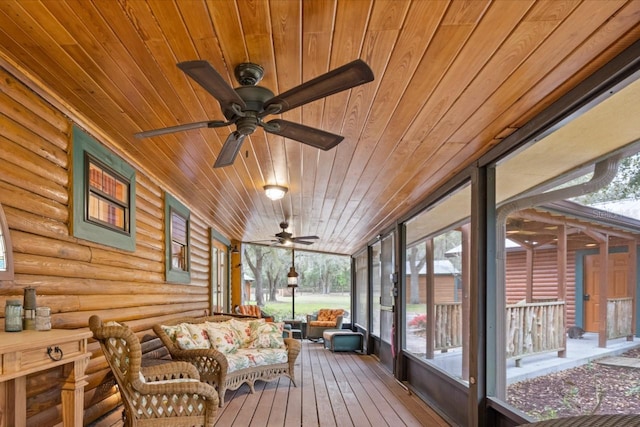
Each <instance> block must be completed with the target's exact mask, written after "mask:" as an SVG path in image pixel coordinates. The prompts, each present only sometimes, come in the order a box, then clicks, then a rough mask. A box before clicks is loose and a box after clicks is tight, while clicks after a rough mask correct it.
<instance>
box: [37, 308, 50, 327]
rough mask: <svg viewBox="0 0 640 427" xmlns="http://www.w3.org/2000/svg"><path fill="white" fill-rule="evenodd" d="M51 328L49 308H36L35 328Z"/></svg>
mask: <svg viewBox="0 0 640 427" xmlns="http://www.w3.org/2000/svg"><path fill="white" fill-rule="evenodd" d="M50 329H51V309H50V308H49V307H38V308H36V330H37V331H48V330H50Z"/></svg>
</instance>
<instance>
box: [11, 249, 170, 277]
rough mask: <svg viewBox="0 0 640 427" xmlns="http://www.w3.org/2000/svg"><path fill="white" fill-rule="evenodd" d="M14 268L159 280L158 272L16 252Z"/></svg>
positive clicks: (29, 272) (78, 274)
mask: <svg viewBox="0 0 640 427" xmlns="http://www.w3.org/2000/svg"><path fill="white" fill-rule="evenodd" d="M13 258H14V259H13V263H14V270H15V272H16V273H20V274H47V275H51V276H60V277H78V278H81V277H85V278H94V279H104V280H128V281H131V282H161V281H163V280H164V276H163V275H162V274H160V273H150V272H146V271H140V270H134V269H129V268H122V267H113V266H110V267H109V268H105V266H102V265H96V264H92V263H87V262H81V261H74V260H69V259H59V258H49V257H43V256H39V255H31V254H23V253H16V254H14V256H13Z"/></svg>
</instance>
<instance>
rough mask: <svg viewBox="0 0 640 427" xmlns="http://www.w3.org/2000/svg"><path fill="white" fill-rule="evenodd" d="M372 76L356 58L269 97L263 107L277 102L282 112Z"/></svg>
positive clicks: (349, 86)
mask: <svg viewBox="0 0 640 427" xmlns="http://www.w3.org/2000/svg"><path fill="white" fill-rule="evenodd" d="M373 78H374V77H373V71H371V68H369V66H368V65H367V64H366V63H365V62H364V61H363V60H361V59H356V60H355V61H352V62H350V63H348V64H346V65H343V66H342V67H339V68H336V69H335V70H332V71H329V72H328V73H325V74H323V75H321V76H318V77H316V78H315V79H312V80H309V81H308V82H305V83H302V84H301V85H299V86H296V87H294V88H293V89H289V90H288V91H286V92H284V93H281V94H280V95H278V96H275V97H273V98H271V99H270V100H268V101H267V102H266V103H265V106H264V107H265V110H266V109H267V108H268V107H269V106H270V105H274V104H278V105H281V106H282V108H281V109H280V111H279V112H280V113H283V112H285V111H288V110H291V109H293V108H296V107H299V106H301V105H303V104H307V103H309V102H312V101H315V100H316V99H320V98H324V97H325V96H329V95H333V94H334V93H338V92H342V91H343V90H347V89H350V88H352V87H355V86H359V85H361V84H363V83H367V82H370V81H372V80H373Z"/></svg>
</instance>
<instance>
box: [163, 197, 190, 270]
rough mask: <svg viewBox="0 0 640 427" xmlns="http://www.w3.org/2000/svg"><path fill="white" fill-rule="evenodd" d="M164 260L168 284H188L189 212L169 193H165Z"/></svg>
mask: <svg viewBox="0 0 640 427" xmlns="http://www.w3.org/2000/svg"><path fill="white" fill-rule="evenodd" d="M164 203H165V248H166V249H165V259H166V263H165V266H166V280H167V281H168V282H179V283H189V282H190V281H191V274H190V267H189V218H190V212H189V210H188V209H187V207H186V206H184V205H183V204H182V203H180V202H179V201H178V200H177V199H176V198H174V197H173V196H171V195H170V194H169V193H165V201H164Z"/></svg>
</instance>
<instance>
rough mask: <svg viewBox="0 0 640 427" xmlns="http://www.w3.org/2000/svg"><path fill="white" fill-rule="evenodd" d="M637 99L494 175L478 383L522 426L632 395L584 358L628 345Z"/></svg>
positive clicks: (597, 113) (598, 113)
mask: <svg viewBox="0 0 640 427" xmlns="http://www.w3.org/2000/svg"><path fill="white" fill-rule="evenodd" d="M639 96H640V83H638V82H635V83H632V84H631V85H629V86H628V87H626V88H624V89H623V90H621V91H620V92H619V93H617V94H615V95H613V96H612V97H610V98H608V99H607V100H606V101H604V102H602V103H600V104H599V105H597V106H595V107H593V108H592V109H591V110H589V111H587V112H585V113H584V114H583V115H582V116H580V117H578V118H576V119H575V120H573V121H571V122H569V123H567V124H565V125H564V126H563V127H561V128H559V129H557V130H555V131H554V132H550V133H549V134H548V135H546V136H545V137H544V138H541V139H540V141H538V142H536V143H535V144H533V145H530V146H528V147H525V148H523V149H521V150H519V151H518V152H516V153H514V154H512V155H511V156H510V157H509V158H506V159H504V160H503V161H502V162H500V163H499V164H498V165H497V166H496V168H495V177H496V180H495V182H496V188H495V191H496V193H495V194H496V206H495V217H496V227H497V230H496V238H495V241H496V254H497V256H496V264H495V270H496V272H495V276H496V277H495V283H492V284H491V286H495V301H490V303H491V304H494V307H495V309H494V310H489V315H490V316H493V317H492V318H491V317H490V319H489V325H490V330H495V335H490V337H489V338H490V346H492V347H493V349H494V351H492V352H491V354H495V359H494V360H492V359H491V358H489V368H488V370H489V371H491V372H496V375H495V376H492V377H490V378H488V379H487V385H488V390H489V394H490V395H492V396H495V397H497V398H498V399H499V400H502V401H504V402H507V403H509V404H511V406H512V407H516V408H518V409H520V410H521V411H522V412H523V413H525V414H526V415H527V416H529V417H530V418H531V419H532V420H542V419H547V418H557V417H563V416H569V415H583V414H584V415H586V414H591V413H616V412H620V413H624V412H625V407H624V406H620V405H618V403H619V401H624V400H625V399H628V398H629V397H628V396H631V395H632V394H633V392H632V391H630V389H629V388H627V386H626V385H625V384H617V383H616V382H615V381H613V379H614V378H616V377H618V375H615V374H612V371H607V368H603V367H602V365H600V364H599V363H593V362H592V361H593V360H598V359H600V358H602V357H605V356H606V355H607V352H609V351H611V349H613V348H615V349H616V353H617V354H620V355H622V356H625V355H626V354H625V350H626V349H628V348H629V347H631V346H636V345H637V342H634V340H635V339H636V338H634V335H636V323H637V316H636V315H635V314H634V310H633V307H634V306H635V302H634V298H635V295H637V294H638V293H637V289H636V288H637V283H638V279H637V265H638V256H637V242H638V240H637V236H638V235H639V234H640V220H639V219H640V168H638V164H639V163H638V162H639V161H640V156H638V154H637V153H638V151H639V150H640V147H639V146H638V143H637V142H636V141H637V140H638V139H639V138H640V128H638V127H637V126H636V125H634V124H633V123H634V121H636V117H637V116H638V114H640V107H639V103H638V102H637V99H639ZM491 291H492V292H493V289H491ZM494 326H495V327H494ZM568 360H570V361H571V363H570V365H571V367H570V368H568V367H567V363H566V362H567V361H568ZM620 377H622V375H621V376H620ZM574 378H580V379H581V380H580V381H576V382H573V379H574ZM587 384H588V386H585V385H587ZM611 386H613V387H611ZM621 390H622V391H621ZM625 390H626V391H625ZM625 393H627V394H625ZM549 395H551V396H552V398H547V399H544V400H543V399H542V396H549ZM625 396H626V397H625ZM537 397H540V399H538V398H537ZM601 411H602V412H601Z"/></svg>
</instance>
